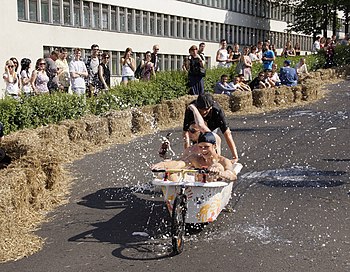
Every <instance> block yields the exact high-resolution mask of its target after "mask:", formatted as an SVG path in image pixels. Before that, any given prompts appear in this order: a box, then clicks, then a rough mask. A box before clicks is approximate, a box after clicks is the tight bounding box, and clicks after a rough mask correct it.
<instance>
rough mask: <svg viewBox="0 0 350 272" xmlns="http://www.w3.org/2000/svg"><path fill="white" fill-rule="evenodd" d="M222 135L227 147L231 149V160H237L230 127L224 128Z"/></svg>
mask: <svg viewBox="0 0 350 272" xmlns="http://www.w3.org/2000/svg"><path fill="white" fill-rule="evenodd" d="M224 137H225V140H226V143H227V145H228V147H229V149H230V150H231V154H232V158H233V161H235V162H236V161H238V153H237V148H236V144H235V142H234V141H233V138H232V134H231V130H230V128H227V129H226V131H225V132H224Z"/></svg>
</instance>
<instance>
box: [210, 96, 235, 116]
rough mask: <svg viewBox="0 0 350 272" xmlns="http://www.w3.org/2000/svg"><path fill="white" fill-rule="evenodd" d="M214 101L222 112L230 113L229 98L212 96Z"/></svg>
mask: <svg viewBox="0 0 350 272" xmlns="http://www.w3.org/2000/svg"><path fill="white" fill-rule="evenodd" d="M213 97H214V101H216V102H217V103H218V104H219V105H220V107H221V108H222V109H223V110H224V112H229V111H231V98H230V96H228V95H226V94H213Z"/></svg>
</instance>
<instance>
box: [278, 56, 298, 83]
mask: <svg viewBox="0 0 350 272" xmlns="http://www.w3.org/2000/svg"><path fill="white" fill-rule="evenodd" d="M283 65H284V67H281V69H280V79H281V84H282V85H286V86H289V87H293V86H296V85H297V84H298V75H297V72H296V71H295V69H294V68H292V67H290V60H285V61H284V62H283Z"/></svg>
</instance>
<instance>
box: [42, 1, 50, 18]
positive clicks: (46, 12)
mask: <svg viewBox="0 0 350 272" xmlns="http://www.w3.org/2000/svg"><path fill="white" fill-rule="evenodd" d="M41 21H42V22H43V23H49V22H50V16H49V0H41Z"/></svg>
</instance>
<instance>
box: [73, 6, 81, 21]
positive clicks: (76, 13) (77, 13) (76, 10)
mask: <svg viewBox="0 0 350 272" xmlns="http://www.w3.org/2000/svg"><path fill="white" fill-rule="evenodd" d="M80 16H81V14H80V1H79V0H74V25H75V26H77V27H80V26H81V21H80Z"/></svg>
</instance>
